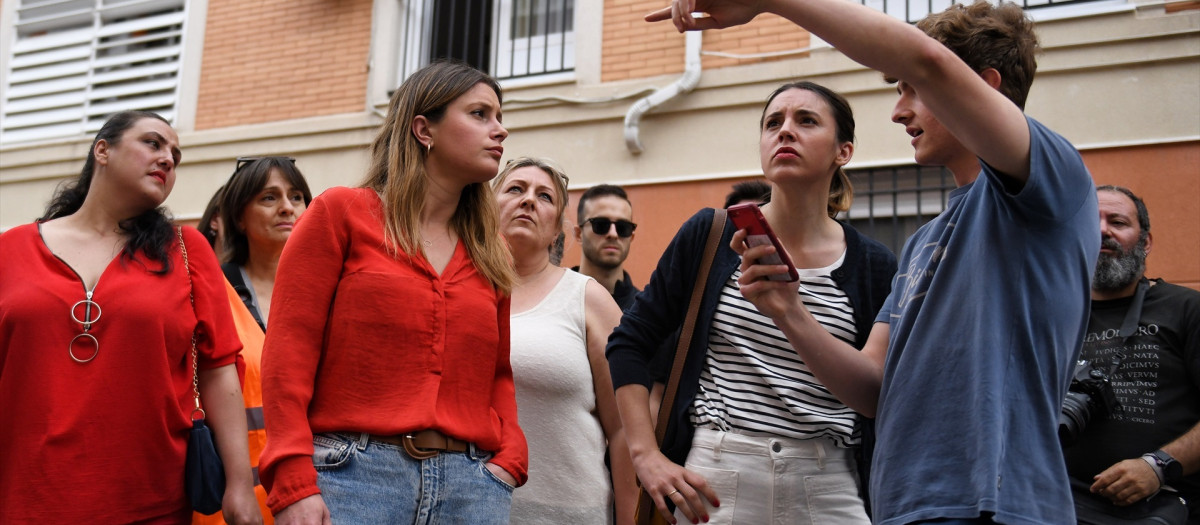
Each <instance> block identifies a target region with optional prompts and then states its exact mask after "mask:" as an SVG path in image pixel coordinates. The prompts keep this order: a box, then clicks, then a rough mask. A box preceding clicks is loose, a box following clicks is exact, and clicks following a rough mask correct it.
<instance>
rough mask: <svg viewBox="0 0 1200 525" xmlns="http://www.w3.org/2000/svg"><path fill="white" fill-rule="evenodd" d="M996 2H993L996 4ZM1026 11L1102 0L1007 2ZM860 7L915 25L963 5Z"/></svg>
mask: <svg viewBox="0 0 1200 525" xmlns="http://www.w3.org/2000/svg"><path fill="white" fill-rule="evenodd" d="M996 1H997V0H993V2H996ZM1009 1H1013V2H1014V3H1016V4H1017V5H1019V6H1021V7H1022V8H1023V9H1026V10H1034V9H1041V8H1046V7H1056V6H1061V5H1070V4H1084V3H1090V2H1098V1H1103V0H1009ZM858 2H859V3H860V4H862V5H865V6H867V7H870V8H872V9H877V10H879V11H883V12H885V13H887V14H889V15H892V16H894V17H896V18H899V19H901V20H904V21H906V22H909V23H915V22H917V21H918V20H920V19H922V18H925V17H926V16H927V15H929V14H930V13H938V12H941V11H943V10H945V9H946V8H947V7H950V5H951V4H965V3H970V2H969V1H963V0H858Z"/></svg>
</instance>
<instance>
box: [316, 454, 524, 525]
mask: <svg viewBox="0 0 1200 525" xmlns="http://www.w3.org/2000/svg"><path fill="white" fill-rule="evenodd" d="M489 458H491V454H490V453H488V452H485V451H482V450H476V449H475V447H474V445H472V446H471V447H470V450H468V451H467V452H466V453H455V452H443V453H441V454H438V455H437V456H435V457H432V458H429V459H424V460H419V461H418V460H415V459H413V458H412V457H410V456H409V455H408V454H407V453H405V452H404V449H403V448H401V447H400V446H397V445H391V444H387V443H380V442H378V441H369V440H368V436H367V435H366V434H340V433H339V434H317V435H315V436H313V466H315V467H316V469H317V486H318V487H320V489H321V496H322V497H323V498H324V500H325V505H326V506H327V507H329V514H330V517H331V518H332V519H333V522H334V523H346V524H360V523H413V524H420V525H424V524H463V525H474V524H495V525H506V524H507V523H508V509H509V506H510V505H511V504H512V492H513V487H512V486H510V485H508V484H507V483H505V482H504V481H501V480H500V479H499V478H497V477H496V476H494V475H493V474H492V473H491V472H490V471H488V469H487V467H485V466H484V465H485V464H486V463H487V460H488V459H489Z"/></svg>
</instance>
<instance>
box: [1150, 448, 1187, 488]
mask: <svg viewBox="0 0 1200 525" xmlns="http://www.w3.org/2000/svg"><path fill="white" fill-rule="evenodd" d="M1146 456H1147V457H1148V458H1153V459H1154V463H1155V464H1157V465H1158V468H1159V469H1162V474H1163V480H1164V481H1166V482H1167V483H1171V482H1175V481H1179V480H1180V479H1181V478H1183V465H1181V464H1179V462H1178V461H1175V458H1173V457H1171V455H1170V454H1167V452H1166V451H1164V450H1163V449H1161V448H1160V449H1158V450H1155V451H1154V452H1151V453H1149V454H1146Z"/></svg>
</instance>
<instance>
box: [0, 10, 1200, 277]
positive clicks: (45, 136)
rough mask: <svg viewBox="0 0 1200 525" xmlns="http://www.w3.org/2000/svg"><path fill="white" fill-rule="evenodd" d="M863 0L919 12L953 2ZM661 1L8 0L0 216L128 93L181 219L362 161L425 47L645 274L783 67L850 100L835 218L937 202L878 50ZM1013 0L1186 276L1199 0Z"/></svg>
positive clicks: (1113, 168) (729, 163)
mask: <svg viewBox="0 0 1200 525" xmlns="http://www.w3.org/2000/svg"><path fill="white" fill-rule="evenodd" d="M862 1H864V2H866V4H867V5H868V6H871V7H874V8H876V9H881V10H884V11H886V12H888V13H889V14H892V15H894V16H897V17H900V18H902V19H907V20H910V21H912V20H916V19H919V18H920V17H922V16H924V14H926V13H928V12H929V10H930V9H933V10H935V11H936V10H940V9H942V8H944V7H945V6H946V5H948V2H943V3H939V2H937V1H935V2H932V3H930V2H929V1H928V0H926V1H920V2H918V1H917V0H911V1H908V2H905V1H901V0H862ZM662 4H664V2H662V1H659V0H603V1H601V0H589V1H580V0H436V1H435V0H256V1H254V2H243V1H239V0H3V2H2V3H0V228H9V227H12V226H15V225H17V224H21V223H25V222H29V221H31V220H33V219H35V218H36V217H38V216H40V215H41V213H42V210H43V208H44V206H45V204H46V202H47V201H48V200H49V198H50V196H51V194H52V193H53V191H54V188H55V187H56V185H57V184H58V183H60V182H61V181H63V180H64V179H66V178H69V177H71V176H73V175H76V174H78V171H79V169H80V167H81V166H82V164H83V158H84V157H85V156H86V153H87V148H88V147H89V145H90V137H91V136H92V135H94V133H95V131H96V130H97V129H98V128H99V125H100V124H101V123H103V121H104V119H105V117H106V116H107V115H108V114H111V113H113V112H115V111H119V110H121V109H134V108H136V109H149V110H153V111H158V112H160V113H161V114H163V115H164V116H166V117H168V118H169V119H170V120H172V122H174V124H175V127H176V129H177V130H178V131H179V133H180V140H181V143H182V146H183V151H184V154H183V162H182V164H181V165H180V167H179V180H178V182H177V183H176V186H175V190H174V192H173V194H172V195H171V197H170V199H168V201H167V206H168V207H169V208H170V209H171V211H172V212H173V214H174V215H175V217H176V218H178V219H180V220H183V221H194V220H195V219H197V218H198V217H199V215H200V213H201V212H202V209H203V206H204V205H205V203H206V202H207V201H208V199H209V197H210V196H211V195H212V193H213V191H215V190H216V189H217V188H218V187H219V186H221V185H222V184H223V183H224V181H225V180H226V179H227V178H228V177H229V175H230V174H231V173H232V171H233V166H234V162H235V159H236V158H237V157H238V156H245V155H264V154H271V155H287V156H291V157H295V158H296V159H297V165H298V166H299V168H300V169H301V170H302V171H303V173H304V174H305V176H306V177H307V178H308V180H309V183H310V185H311V186H312V188H313V190H314V192H315V193H319V192H320V191H322V190H324V189H325V188H328V187H330V186H335V185H355V184H358V183H359V181H360V180H361V179H362V177H363V175H364V173H365V169H366V164H367V153H366V147H367V145H368V144H369V142H370V141H371V139H372V137H373V135H374V133H375V131H376V128H377V126H378V125H379V123H380V122H381V121H382V115H383V112H384V111H386V106H387V100H388V96H389V93H390V92H391V91H392V90H394V89H395V88H396V86H398V85H399V83H400V82H401V81H402V80H403V78H404V77H405V76H406V75H407V74H408V73H410V72H411V71H413V70H414V69H415V68H418V67H420V66H421V65H423V64H425V63H428V61H429V60H430V59H431V58H433V57H439V56H455V57H458V58H462V59H464V60H467V61H468V62H471V63H472V64H475V65H477V66H478V67H480V68H482V69H485V70H487V71H489V72H491V73H492V74H493V75H494V76H497V77H498V78H500V79H501V83H502V85H503V86H504V88H505V103H504V122H505V125H506V126H507V127H508V129H509V131H510V133H511V135H510V137H509V138H508V140H507V141H506V143H505V148H506V151H505V155H506V157H516V156H522V155H536V156H545V157H550V158H553V159H555V160H556V161H558V162H559V163H560V164H561V165H562V166H563V167H564V168H565V170H566V172H567V173H568V175H570V177H571V188H572V196H573V197H574V196H577V195H578V194H579V192H580V191H582V190H583V189H584V188H586V187H588V186H590V185H593V184H597V183H613V184H620V185H623V186H625V187H626V188H627V190H629V193H630V196H631V199H632V200H633V204H634V209H635V217H634V220H635V221H636V222H637V223H638V224H639V226H638V230H637V238H636V240H635V241H634V246H633V250H632V255H631V256H630V259H629V262H628V266H629V270H630V272H631V274H633V277H634V280H635V281H636V282H637V283H638V284H639V285H640V284H644V283H645V282H646V280H647V279H648V278H649V276H650V272H651V270H652V269H653V267H654V265H655V263H656V262H657V259H658V256H659V254H660V253H661V252H662V250H663V249H664V248H665V247H666V244H667V243H668V242H669V241H670V238H671V236H672V235H673V234H674V232H675V230H676V229H677V228H678V226H679V225H680V224H682V222H683V221H684V220H685V219H686V218H687V217H688V216H690V215H691V214H692V213H694V212H695V211H696V210H697V209H698V208H700V207H703V206H719V205H720V204H721V203H722V201H723V198H724V195H725V193H726V192H727V191H728V189H729V187H730V186H731V185H732V184H733V183H735V182H738V181H740V180H745V179H748V178H753V177H756V176H759V175H760V173H761V172H760V168H759V161H758V155H757V151H758V150H757V139H758V132H757V122H758V117H759V114H760V112H761V110H762V105H763V102H764V101H765V98H766V96H767V95H768V94H769V93H770V92H771V91H772V90H773V89H774V88H775V87H777V86H778V85H780V84H782V83H785V82H789V81H793V80H798V79H808V80H813V81H816V82H819V83H822V84H825V85H827V86H829V87H831V88H833V89H836V90H838V91H840V92H842V93H843V94H845V95H846V96H847V98H848V99H849V100H850V102H851V104H852V105H853V107H854V110H855V116H856V117H857V122H858V142H857V149H856V152H855V157H854V161H853V162H852V163H851V165H850V166H849V167H850V168H851V173H852V178H853V180H854V182H855V190H856V195H857V198H856V200H855V205H854V208H853V209H852V210H851V211H850V213H849V215H848V217H847V218H848V219H849V220H850V221H852V222H853V223H854V224H856V225H859V226H862V227H863V229H864V230H866V231H867V232H868V233H870V234H871V235H873V236H875V237H876V238H878V239H880V240H881V241H883V242H885V243H886V244H889V245H892V246H894V247H896V248H897V249H898V247H899V246H900V245H901V244H902V242H903V240H904V237H905V236H906V235H907V234H908V233H911V231H913V230H914V229H915V228H916V226H918V225H919V224H920V223H922V222H923V221H924V220H927V219H928V218H929V217H931V216H932V215H934V214H936V213H937V212H938V211H940V210H941V207H942V206H943V203H944V198H945V194H946V193H947V192H948V191H949V189H952V186H953V181H952V179H950V178H949V177H948V175H946V174H944V173H942V172H941V170H940V169H936V168H922V167H917V166H915V165H914V164H913V161H912V152H911V149H910V147H909V145H908V140H909V137H908V136H907V135H906V134H904V133H903V129H902V128H901V127H900V126H898V125H896V124H893V123H891V122H890V114H891V107H892V105H893V103H894V102H895V98H896V94H895V88H894V86H890V85H888V84H886V83H885V82H883V80H882V78H881V77H880V75H879V74H878V73H876V72H874V71H871V70H868V69H865V68H863V67H861V66H859V65H857V64H855V63H854V62H852V61H850V60H848V59H847V58H845V57H844V56H842V55H841V54H840V53H839V52H838V51H837V50H835V49H832V48H830V47H829V46H828V45H826V44H824V43H823V42H821V41H820V40H819V39H816V38H810V35H808V34H807V33H806V32H804V31H803V30H800V29H798V28H796V27H795V26H793V25H791V24H790V23H788V22H786V21H784V20H781V19H778V18H776V17H770V16H761V17H759V18H758V19H756V20H755V21H753V22H752V23H750V24H748V25H746V26H743V27H740V28H735V29H730V30H725V31H719V32H704V33H697V34H692V35H690V36H689V35H681V34H678V33H676V32H675V31H674V29H673V27H671V26H670V25H669V24H668V23H658V24H649V23H646V22H643V21H642V17H643V16H644V15H645V13H647V12H649V11H652V10H654V9H656V8H658V7H660V5H662ZM1026 8H1027V10H1028V12H1029V13H1030V15H1031V16H1032V17H1033V18H1034V19H1035V20H1036V21H1037V22H1038V30H1039V34H1040V37H1041V42H1042V46H1043V48H1044V52H1043V54H1042V56H1041V57H1040V59H1039V70H1038V75H1037V79H1036V81H1035V82H1034V85H1033V90H1032V94H1031V96H1030V99H1029V103H1028V105H1027V112H1028V113H1029V114H1030V115H1031V116H1033V117H1035V118H1037V119H1039V120H1040V121H1042V122H1044V123H1046V124H1047V125H1049V126H1050V127H1051V128H1053V129H1055V130H1056V131H1058V132H1060V133H1062V134H1063V135H1064V136H1066V137H1067V138H1068V139H1069V140H1071V141H1072V142H1073V143H1074V144H1075V145H1076V146H1077V147H1078V148H1079V149H1080V150H1081V151H1082V152H1083V156H1084V160H1085V162H1087V164H1088V166H1089V168H1090V169H1091V171H1092V174H1093V176H1094V178H1095V180H1096V182H1097V184H1121V185H1124V186H1128V187H1130V188H1132V189H1133V190H1134V191H1136V192H1138V193H1139V194H1141V195H1143V196H1144V197H1145V199H1146V201H1147V203H1148V205H1149V207H1150V208H1151V214H1152V216H1153V219H1154V231H1155V244H1154V253H1153V255H1152V256H1151V257H1150V259H1149V269H1148V273H1149V275H1151V276H1161V277H1164V278H1166V279H1167V280H1170V281H1173V282H1178V283H1181V284H1185V285H1188V286H1191V287H1194V288H1200V207H1198V206H1196V203H1197V202H1200V2H1197V1H1195V0H1183V1H1168V2H1163V1H1143V0H1076V1H1070V2H1061V3H1060V2H1051V3H1047V2H1045V1H1037V0H1034V1H1030V2H1027V4H1026ZM672 95H673V96H672ZM571 215H572V217H571V218H570V219H571V220H569V222H573V214H571ZM568 226H570V225H568ZM997 249H1003V248H1002V247H997ZM566 253H567V255H566V259H565V260H564V264H566V263H573V262H574V261H577V260H578V257H579V254H578V249H577V248H576V247H574V246H573V243H571V242H570V241H568V246H567V252H566Z"/></svg>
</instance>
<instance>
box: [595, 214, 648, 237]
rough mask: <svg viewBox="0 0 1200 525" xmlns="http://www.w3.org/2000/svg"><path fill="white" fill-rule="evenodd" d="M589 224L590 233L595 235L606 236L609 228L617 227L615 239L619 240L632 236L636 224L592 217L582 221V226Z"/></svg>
mask: <svg viewBox="0 0 1200 525" xmlns="http://www.w3.org/2000/svg"><path fill="white" fill-rule="evenodd" d="M589 222H590V223H592V233H594V234H596V235H608V230H609V228H612V226H613V225H614V224H615V225H617V237H621V238H625V237H629V236H631V235H633V230H636V229H637V225H636V224H634V223H632V222H629V221H627V220H625V219H620V220H616V221H614V220H611V219H607V218H605V217H592V218H590V219H588V220H586V221H583V223H584V224H587V223H589Z"/></svg>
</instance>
